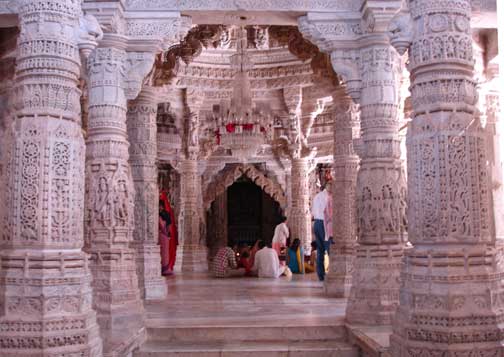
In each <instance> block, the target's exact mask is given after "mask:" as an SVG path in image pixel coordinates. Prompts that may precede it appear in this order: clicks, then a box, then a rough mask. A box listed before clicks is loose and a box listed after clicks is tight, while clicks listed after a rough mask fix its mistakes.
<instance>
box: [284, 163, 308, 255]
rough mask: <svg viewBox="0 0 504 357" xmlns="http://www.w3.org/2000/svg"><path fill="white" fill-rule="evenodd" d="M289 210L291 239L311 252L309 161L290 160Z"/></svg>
mask: <svg viewBox="0 0 504 357" xmlns="http://www.w3.org/2000/svg"><path fill="white" fill-rule="evenodd" d="M291 165H292V166H291V208H290V213H289V217H287V218H288V224H289V229H290V236H291V239H295V238H299V239H300V240H301V243H302V244H303V247H304V249H305V251H308V252H309V251H310V250H311V245H310V244H311V241H312V226H311V212H310V188H309V180H308V173H309V167H310V165H309V160H308V159H307V158H292V159H291Z"/></svg>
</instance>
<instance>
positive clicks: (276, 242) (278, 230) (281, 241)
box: [271, 216, 289, 258]
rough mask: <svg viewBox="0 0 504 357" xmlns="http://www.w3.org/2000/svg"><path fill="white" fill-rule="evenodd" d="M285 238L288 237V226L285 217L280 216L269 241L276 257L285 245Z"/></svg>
mask: <svg viewBox="0 0 504 357" xmlns="http://www.w3.org/2000/svg"><path fill="white" fill-rule="evenodd" d="M287 238H289V228H288V227H287V217H285V216H282V217H281V218H280V224H278V225H277V226H276V227H275V233H274V234H273V240H272V241H271V245H272V248H273V249H274V250H275V251H276V252H277V254H278V257H279V258H280V254H281V252H282V248H285V247H286V246H287Z"/></svg>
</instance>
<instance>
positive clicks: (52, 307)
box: [0, 250, 103, 357]
mask: <svg viewBox="0 0 504 357" xmlns="http://www.w3.org/2000/svg"><path fill="white" fill-rule="evenodd" d="M0 258H1V261H2V269H1V270H0V280H1V281H2V282H3V284H2V289H1V290H0V306H1V309H2V311H1V312H0V314H1V315H3V316H2V317H1V318H0V356H2V357H10V356H20V357H33V356H41V355H43V356H50V357H57V356H63V355H64V356H70V355H72V356H77V355H78V356H89V357H100V356H102V353H103V352H102V340H101V338H100V331H99V328H98V324H97V318H96V313H95V311H93V310H92V308H91V301H92V290H91V286H90V283H91V273H90V271H89V270H88V268H87V257H86V256H85V255H84V254H83V253H82V252H78V253H63V252H62V253H50V252H44V251H42V250H40V251H35V250H33V251H31V252H30V253H26V251H23V252H17V251H16V250H13V251H10V252H6V251H5V252H3V254H2V255H1V257H0ZM44 267H46V268H44ZM54 267H59V268H57V269H54Z"/></svg>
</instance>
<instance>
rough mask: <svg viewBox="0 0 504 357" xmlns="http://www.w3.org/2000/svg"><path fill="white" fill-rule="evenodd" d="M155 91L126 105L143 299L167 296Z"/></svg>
mask: <svg viewBox="0 0 504 357" xmlns="http://www.w3.org/2000/svg"><path fill="white" fill-rule="evenodd" d="M156 99H157V93H156V91H155V90H154V89H153V88H148V87H146V88H144V89H143V90H142V92H140V95H139V96H138V97H137V98H136V99H135V100H134V101H131V102H130V103H129V105H128V120H127V127H128V139H129V142H130V147H129V154H130V158H129V162H130V166H131V173H132V177H133V184H134V186H135V228H134V231H133V243H132V246H133V247H134V248H135V250H136V260H137V274H138V285H139V288H140V294H141V296H142V297H143V298H145V299H146V300H156V299H157V300H159V299H163V298H165V297H166V282H165V279H164V278H163V277H162V276H161V257H160V254H159V253H160V252H159V249H160V247H159V245H158V222H157V218H158V211H159V200H158V196H159V189H158V183H157V181H158V172H157V165H156V160H157V122H156V119H157V118H156V116H157V100H156Z"/></svg>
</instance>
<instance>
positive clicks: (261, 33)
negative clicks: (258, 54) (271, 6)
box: [255, 26, 269, 50]
mask: <svg viewBox="0 0 504 357" xmlns="http://www.w3.org/2000/svg"><path fill="white" fill-rule="evenodd" d="M268 43H269V34H268V28H266V27H260V26H257V27H256V28H255V47H256V48H257V49H259V50H263V49H266V48H267V47H268Z"/></svg>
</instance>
